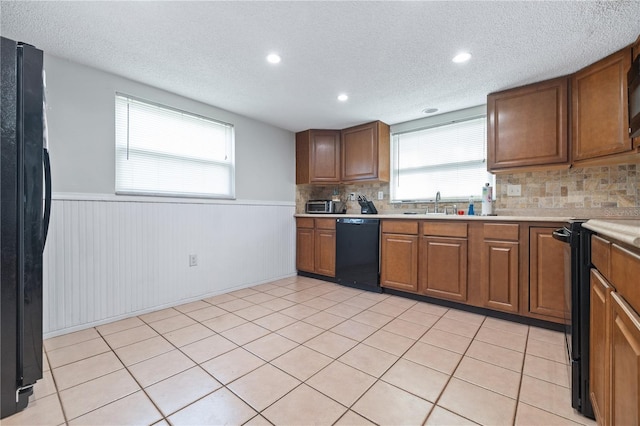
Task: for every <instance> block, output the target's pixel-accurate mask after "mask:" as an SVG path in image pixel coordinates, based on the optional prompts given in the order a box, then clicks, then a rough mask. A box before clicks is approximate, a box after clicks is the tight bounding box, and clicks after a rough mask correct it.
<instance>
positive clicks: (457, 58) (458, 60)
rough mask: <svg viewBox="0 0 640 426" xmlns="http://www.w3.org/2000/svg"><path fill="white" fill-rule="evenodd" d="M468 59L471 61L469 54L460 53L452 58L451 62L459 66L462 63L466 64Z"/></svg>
mask: <svg viewBox="0 0 640 426" xmlns="http://www.w3.org/2000/svg"><path fill="white" fill-rule="evenodd" d="M469 59H471V53H468V52H462V53H458V54H457V55H456V56H454V57H453V59H452V61H453V62H455V63H456V64H461V63H463V62H467V61H468V60H469Z"/></svg>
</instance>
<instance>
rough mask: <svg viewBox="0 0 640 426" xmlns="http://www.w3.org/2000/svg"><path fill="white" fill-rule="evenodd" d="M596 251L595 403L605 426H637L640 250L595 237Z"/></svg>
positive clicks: (593, 299)
mask: <svg viewBox="0 0 640 426" xmlns="http://www.w3.org/2000/svg"><path fill="white" fill-rule="evenodd" d="M591 250H592V264H593V265H594V268H593V269H592V270H591V310H590V327H591V329H590V347H589V351H590V354H589V363H590V372H589V376H590V377H589V382H590V394H591V395H590V397H591V403H592V405H593V408H594V413H595V415H596V420H597V422H598V424H600V425H637V424H640V315H639V314H638V309H640V290H639V288H640V287H639V286H638V277H639V276H640V250H638V249H636V248H632V247H628V246H623V244H622V243H620V244H618V243H617V242H615V241H608V240H606V239H604V238H602V237H601V236H600V237H599V236H595V235H594V236H592V247H591ZM600 269H602V271H601V270H600ZM605 274H606V275H605Z"/></svg>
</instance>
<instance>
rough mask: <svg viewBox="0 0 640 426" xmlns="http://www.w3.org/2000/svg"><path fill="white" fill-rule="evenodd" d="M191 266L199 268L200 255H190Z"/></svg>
mask: <svg viewBox="0 0 640 426" xmlns="http://www.w3.org/2000/svg"><path fill="white" fill-rule="evenodd" d="M189 266H198V255H197V254H190V255H189Z"/></svg>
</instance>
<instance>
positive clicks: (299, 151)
mask: <svg viewBox="0 0 640 426" xmlns="http://www.w3.org/2000/svg"><path fill="white" fill-rule="evenodd" d="M339 182H340V130H305V131H304V132H299V133H296V184H297V185H300V184H309V183H316V184H322V183H327V184H332V183H339Z"/></svg>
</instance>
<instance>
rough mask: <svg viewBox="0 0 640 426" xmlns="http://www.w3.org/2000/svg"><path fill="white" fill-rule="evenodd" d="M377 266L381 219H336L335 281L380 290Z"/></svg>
mask: <svg viewBox="0 0 640 426" xmlns="http://www.w3.org/2000/svg"><path fill="white" fill-rule="evenodd" d="M379 265H380V219H356V218H340V219H337V221H336V281H337V282H338V283H339V284H342V285H346V286H349V287H355V288H359V289H362V290H368V291H375V292H378V293H381V292H382V288H381V287H380V267H379Z"/></svg>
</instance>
